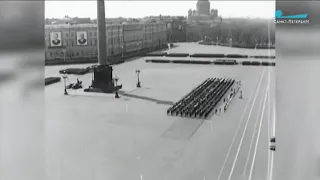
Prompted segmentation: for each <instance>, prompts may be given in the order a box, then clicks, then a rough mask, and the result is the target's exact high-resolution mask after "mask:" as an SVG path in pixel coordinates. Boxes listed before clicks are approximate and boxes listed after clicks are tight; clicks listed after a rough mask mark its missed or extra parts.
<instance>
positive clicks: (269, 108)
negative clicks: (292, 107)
mask: <svg viewBox="0 0 320 180" xmlns="http://www.w3.org/2000/svg"><path fill="white" fill-rule="evenodd" d="M268 69H269V71H268V82H269V85H268V87H267V88H268V139H267V143H268V145H269V141H270V138H271V137H270V136H271V132H270V131H271V128H270V121H271V118H270V115H271V91H270V86H271V85H270V81H271V75H270V74H271V68H270V67H269V68H268ZM267 168H268V170H267V180H268V179H269V177H268V176H269V173H270V151H269V150H268V166H267Z"/></svg>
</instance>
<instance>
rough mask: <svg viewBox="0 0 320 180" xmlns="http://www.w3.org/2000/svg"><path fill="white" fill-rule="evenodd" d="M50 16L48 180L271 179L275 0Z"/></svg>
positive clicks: (80, 5) (112, 5)
mask: <svg viewBox="0 0 320 180" xmlns="http://www.w3.org/2000/svg"><path fill="white" fill-rule="evenodd" d="M61 6H63V7H70V8H65V9H64V10H61V11H59V12H57V11H54V9H57V8H58V7H61ZM46 7H47V9H48V11H46V21H45V22H46V25H45V30H46V31H47V32H48V31H53V30H54V31H61V32H65V33H69V34H71V35H72V34H75V35H76V38H72V37H71V36H70V37H71V38H70V40H69V41H70V42H68V44H71V45H70V46H68V47H66V48H65V54H66V55H65V57H64V58H59V57H57V55H56V53H55V52H58V53H60V52H61V50H60V49H57V50H55V49H54V50H52V49H50V51H47V52H46V55H47V56H46V65H47V66H46V67H45V77H46V86H45V92H46V93H45V95H46V96H45V98H46V101H45V102H46V117H47V119H46V125H47V126H46V127H48V132H49V133H47V134H48V135H47V138H48V142H47V144H48V145H49V146H50V148H48V150H47V154H48V156H50V158H48V159H47V161H46V163H48V164H49V165H50V166H49V167H48V168H47V172H48V176H49V177H50V178H51V179H60V180H70V179H90V178H91V179H92V178H94V179H115V180H127V179H140V180H151V179H152V180H164V179H165V180H186V179H187V180H195V179H197V180H204V179H206V180H239V179H245V180H258V179H268V180H272V179H274V178H273V177H274V173H275V169H274V163H275V161H276V159H275V158H276V156H275V154H276V153H277V150H278V141H277V136H278V135H279V134H280V135H281V133H283V132H280V131H279V132H278V131H276V128H277V118H276V106H275V84H276V81H275V69H276V68H277V58H276V52H275V51H276V40H275V32H276V30H275V23H274V17H275V2H274V1H262V2H255V1H247V2H245V1H239V2H231V1H209V0H197V1H172V2H171V1H155V2H154V1H132V2H131V1H130V2H128V1H126V2H120V1H92V2H89V1H86V2H80V1H79V2H72V1H68V2H59V3H57V2H56V1H47V2H46ZM97 7H100V8H99V9H97ZM232 7H236V8H232ZM76 9H77V10H76ZM79 9H85V11H83V12H82V13H80V11H78V10H79ZM105 9H108V10H107V11H103V10H105ZM101 22H105V23H101ZM135 27H141V28H135ZM88 36H90V41H92V42H93V43H87V41H88V39H87V38H88ZM75 40H76V43H75ZM94 42H98V43H94ZM73 43H74V46H72V44H73ZM62 65H63V66H62ZM276 133H277V134H276ZM57 174H59V177H58V176H56V175H57Z"/></svg>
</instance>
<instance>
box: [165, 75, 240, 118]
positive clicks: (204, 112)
mask: <svg viewBox="0 0 320 180" xmlns="http://www.w3.org/2000/svg"><path fill="white" fill-rule="evenodd" d="M235 82H236V81H235V80H234V79H224V78H208V79H207V80H205V81H204V82H203V83H202V84H201V85H200V86H198V87H197V88H195V89H194V90H192V91H191V92H190V93H189V94H188V95H187V96H186V97H184V98H183V99H181V100H180V101H178V102H177V103H175V104H174V105H173V106H172V107H171V108H169V109H168V110H167V114H168V115H176V116H182V117H189V118H202V119H206V118H208V116H209V115H210V114H211V113H212V111H213V110H214V109H215V113H217V111H221V109H217V108H216V106H217V105H218V103H219V102H220V101H221V100H222V98H223V97H225V95H226V93H227V92H228V90H229V89H230V88H231V87H232V86H233V85H234V83H235ZM224 100H226V99H224Z"/></svg>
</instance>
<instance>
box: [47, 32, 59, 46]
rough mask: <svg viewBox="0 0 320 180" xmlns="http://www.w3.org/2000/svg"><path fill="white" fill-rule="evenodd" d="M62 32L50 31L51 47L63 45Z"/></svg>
mask: <svg viewBox="0 0 320 180" xmlns="http://www.w3.org/2000/svg"><path fill="white" fill-rule="evenodd" d="M61 39H62V38H61V32H50V46H51V47H61V46H62V40H61Z"/></svg>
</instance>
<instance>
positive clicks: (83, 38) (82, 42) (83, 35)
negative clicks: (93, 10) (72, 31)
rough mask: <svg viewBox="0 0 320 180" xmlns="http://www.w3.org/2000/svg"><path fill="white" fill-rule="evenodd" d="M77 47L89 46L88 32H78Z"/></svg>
mask: <svg viewBox="0 0 320 180" xmlns="http://www.w3.org/2000/svg"><path fill="white" fill-rule="evenodd" d="M77 45H78V46H86V45H88V40H87V31H78V32H77Z"/></svg>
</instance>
